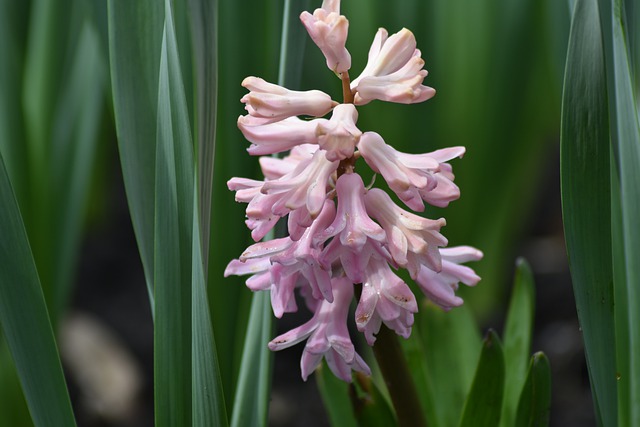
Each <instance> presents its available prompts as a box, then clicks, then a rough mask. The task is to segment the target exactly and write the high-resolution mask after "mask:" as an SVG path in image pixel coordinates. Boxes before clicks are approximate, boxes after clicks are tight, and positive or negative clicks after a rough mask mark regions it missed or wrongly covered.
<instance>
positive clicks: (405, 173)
mask: <svg viewBox="0 0 640 427" xmlns="http://www.w3.org/2000/svg"><path fill="white" fill-rule="evenodd" d="M358 150H359V151H360V154H362V157H363V158H364V160H365V161H366V162H367V164H368V165H369V167H371V169H373V170H374V171H375V172H377V173H379V174H381V175H382V176H383V177H384V179H385V181H387V184H389V187H390V188H391V189H392V190H393V191H394V192H395V193H396V194H397V195H398V197H399V198H400V200H402V201H403V202H404V203H406V204H407V206H409V207H410V208H411V209H413V210H415V211H419V212H421V211H423V210H424V203H423V200H425V201H427V202H429V201H432V200H433V201H435V202H436V203H437V206H442V207H444V206H446V205H447V204H448V203H449V202H450V201H452V200H455V199H457V198H458V197H459V196H460V190H459V189H458V187H457V186H456V185H455V184H453V182H452V181H451V180H449V179H448V177H453V175H452V174H450V171H451V169H450V166H448V165H446V163H444V162H445V161H448V160H451V159H453V158H456V157H462V156H463V154H464V151H465V149H464V147H452V148H445V149H443V150H438V151H434V152H433V153H426V154H407V153H403V152H400V151H397V150H396V149H394V148H393V147H391V146H390V145H387V144H385V142H384V140H383V139H382V137H381V136H380V135H378V134H377V133H375V132H365V133H364V134H362V136H361V137H360V142H359V143H358ZM438 173H441V175H440V176H438ZM436 189H437V190H436ZM434 190H436V195H437V196H436V197H431V193H432V192H433V191H434Z"/></svg>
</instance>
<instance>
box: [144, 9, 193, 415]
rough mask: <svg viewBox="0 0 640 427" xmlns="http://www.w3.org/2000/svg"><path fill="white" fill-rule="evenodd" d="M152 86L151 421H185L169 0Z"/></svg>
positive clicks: (186, 267)
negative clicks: (157, 71) (154, 129)
mask: <svg viewBox="0 0 640 427" xmlns="http://www.w3.org/2000/svg"><path fill="white" fill-rule="evenodd" d="M165 5H166V8H165V27H164V35H163V40H162V53H161V57H160V77H159V82H158V84H159V86H158V122H157V123H158V131H157V137H158V143H157V147H156V197H155V203H156V204H155V248H154V249H155V253H154V296H155V300H154V302H155V314H156V317H155V328H154V378H155V385H154V386H155V396H156V399H155V402H156V408H155V409H156V412H155V413H156V425H157V426H174V425H190V424H191V414H192V401H191V391H192V381H191V379H192V378H191V375H192V366H191V363H192V358H191V348H192V347H191V346H192V342H191V334H192V331H191V322H192V316H191V301H192V291H191V285H192V275H191V272H192V263H193V260H192V253H191V250H192V245H193V234H192V233H193V230H194V224H193V218H194V215H193V205H194V200H193V197H194V182H193V177H194V165H193V151H192V150H193V145H192V140H191V134H190V124H189V117H188V112H187V104H186V99H185V96H184V86H183V85H182V77H181V71H180V61H179V58H178V51H177V42H176V37H175V30H174V26H173V19H172V12H171V3H170V1H169V0H167V1H166V2H165Z"/></svg>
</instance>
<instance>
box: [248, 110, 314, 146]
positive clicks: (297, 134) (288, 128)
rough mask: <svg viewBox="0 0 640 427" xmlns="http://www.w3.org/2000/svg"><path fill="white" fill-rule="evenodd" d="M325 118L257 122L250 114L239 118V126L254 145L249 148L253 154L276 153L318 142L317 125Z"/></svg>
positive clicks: (295, 118) (292, 118)
mask: <svg viewBox="0 0 640 427" xmlns="http://www.w3.org/2000/svg"><path fill="white" fill-rule="evenodd" d="M322 121H326V120H325V119H314V120H309V121H307V120H301V119H299V118H297V117H289V118H288V119H284V120H281V121H279V122H275V123H266V124H262V123H261V124H256V123H255V121H253V120H251V119H250V116H240V117H239V118H238V128H239V129H240V131H242V134H243V135H244V137H245V138H247V139H248V140H249V141H250V142H251V143H252V145H251V146H250V147H249V148H248V149H247V151H248V152H249V154H251V155H252V156H262V155H265V154H275V153H280V152H282V151H287V150H291V149H292V148H293V147H295V146H296V145H300V144H316V143H317V141H318V138H317V136H316V126H317V125H318V123H320V122H322Z"/></svg>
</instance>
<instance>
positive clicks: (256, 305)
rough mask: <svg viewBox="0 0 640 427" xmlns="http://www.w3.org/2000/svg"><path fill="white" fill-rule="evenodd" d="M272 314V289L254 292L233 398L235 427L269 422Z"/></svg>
mask: <svg viewBox="0 0 640 427" xmlns="http://www.w3.org/2000/svg"><path fill="white" fill-rule="evenodd" d="M272 317H273V315H272V314H271V299H270V297H269V292H257V293H255V294H253V299H252V301H251V311H250V314H249V324H248V327H247V334H246V337H245V341H244V351H243V353H242V361H241V363H240V366H241V368H240V376H239V377H238V386H237V388H236V395H235V398H234V402H233V414H232V415H231V426H232V427H243V426H266V425H267V415H268V402H269V392H270V388H271V365H272V357H271V353H270V351H269V349H268V347H267V343H268V342H269V340H270V339H271V335H272V333H273V332H272V329H273V327H272V323H273V322H272Z"/></svg>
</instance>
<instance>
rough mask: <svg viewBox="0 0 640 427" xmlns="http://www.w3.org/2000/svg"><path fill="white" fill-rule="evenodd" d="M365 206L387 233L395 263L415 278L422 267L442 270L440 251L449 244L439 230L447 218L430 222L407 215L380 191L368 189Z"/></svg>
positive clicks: (406, 212)
mask: <svg viewBox="0 0 640 427" xmlns="http://www.w3.org/2000/svg"><path fill="white" fill-rule="evenodd" d="M365 205H366V208H367V212H368V213H369V215H371V216H372V217H373V218H375V219H376V220H377V221H378V223H380V225H381V226H382V228H383V229H384V230H385V232H386V233H387V236H388V237H387V243H386V244H387V247H388V248H389V252H390V254H391V256H392V257H393V259H394V261H396V263H397V264H398V265H400V266H402V267H406V268H407V269H408V270H409V272H410V274H411V277H412V278H415V276H416V275H417V274H418V271H419V269H420V266H421V265H428V266H429V268H431V269H432V270H436V271H439V270H440V268H441V260H440V251H439V250H438V248H439V247H441V246H446V244H447V239H446V238H445V237H444V236H443V235H442V234H440V229H441V228H442V227H443V226H444V225H445V224H446V221H445V220H444V218H440V219H439V220H431V219H427V218H423V217H421V216H418V215H415V214H413V213H411V212H408V211H406V210H404V209H402V208H400V207H399V206H397V205H396V204H395V203H394V202H393V200H391V197H389V195H387V193H385V192H384V191H382V190H380V189H377V188H374V189H371V190H369V192H368V193H367V195H366V196H365Z"/></svg>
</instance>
